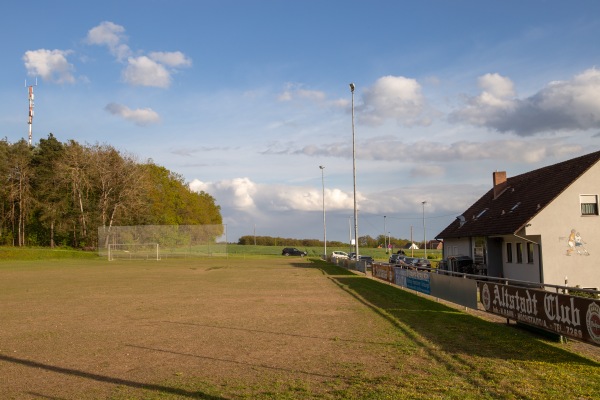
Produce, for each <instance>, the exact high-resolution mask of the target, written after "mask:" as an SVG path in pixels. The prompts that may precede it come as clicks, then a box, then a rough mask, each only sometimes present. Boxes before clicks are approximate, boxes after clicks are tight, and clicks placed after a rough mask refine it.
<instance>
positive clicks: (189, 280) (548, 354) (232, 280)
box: [0, 257, 600, 399]
mask: <svg viewBox="0 0 600 400" xmlns="http://www.w3.org/2000/svg"><path fill="white" fill-rule="evenodd" d="M0 305H1V307H2V312H1V314H0V379H1V381H0V392H1V393H2V394H3V398H15V399H29V398H31V399H39V398H60V399H86V398H87V399H155V398H156V399H165V398H166V399H175V398H177V399H186V398H188V399H189V398H195V399H230V398H248V399H250V398H252V399H254V398H264V399H267V398H297V399H306V398H315V399H316V398H340V399H341V398H355V399H363V398H374V399H379V398H407V397H409V398H428V399H430V398H440V399H441V398H457V397H464V398H498V397H505V398H522V397H528V398H543V397H545V398H549V397H552V395H553V394H556V393H558V392H559V391H563V392H564V391H567V392H568V393H575V394H577V395H578V396H579V397H581V398H593V397H596V395H598V394H600V387H599V385H600V383H599V382H600V366H599V364H598V363H597V362H595V361H593V360H590V359H587V358H584V357H582V356H580V355H578V354H575V353H573V352H569V351H567V350H565V349H563V348H560V347H559V346H558V345H553V344H550V343H546V342H543V341H541V340H539V339H538V338H536V337H533V336H532V335H531V334H529V333H526V332H522V331H520V330H517V329H515V328H511V327H506V326H504V325H498V324H494V323H491V322H487V321H483V320H481V319H479V318H476V317H474V316H471V315H469V314H465V313H463V312H460V311H457V310H456V309H453V308H449V307H447V306H444V305H442V304H440V303H436V302H434V301H430V300H427V299H425V298H423V297H420V296H417V295H415V294H413V293H410V292H407V291H404V290H400V289H398V288H393V287H391V286H390V285H387V284H384V283H381V282H377V281H373V280H372V279H369V278H367V277H364V276H362V275H355V274H353V273H350V272H347V271H345V270H343V269H339V268H336V267H332V266H328V265H326V264H325V263H323V262H320V261H316V260H307V259H301V258H289V257H277V258H273V257H270V258H265V259H235V258H233V259H231V258H230V259H224V258H217V259H215V258H212V259H186V260H162V261H156V260H154V261H119V260H117V261H112V262H108V261H107V260H106V259H97V260H56V261H20V262H3V263H0ZM515 370H520V371H521V373H519V374H515V373H514V371H515Z"/></svg>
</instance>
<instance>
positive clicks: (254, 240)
mask: <svg viewBox="0 0 600 400" xmlns="http://www.w3.org/2000/svg"><path fill="white" fill-rule="evenodd" d="M386 243H391V244H392V246H393V247H394V248H402V247H404V246H406V245H407V244H408V243H410V240H407V239H396V238H393V237H392V238H385V237H384V236H383V235H379V236H377V237H376V238H373V237H371V236H369V235H366V236H359V238H358V244H359V245H360V246H361V247H372V248H376V247H385V245H386ZM238 244H240V245H257V246H294V247H317V246H323V241H322V240H319V239H291V238H281V237H272V236H253V235H245V236H242V237H240V238H239V239H238ZM327 246H331V247H344V246H349V244H348V242H345V243H344V242H338V241H329V240H328V241H327Z"/></svg>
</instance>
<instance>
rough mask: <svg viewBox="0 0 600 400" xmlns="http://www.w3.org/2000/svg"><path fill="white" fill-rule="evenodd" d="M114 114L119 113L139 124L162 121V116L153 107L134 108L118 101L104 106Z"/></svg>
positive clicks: (144, 124)
mask: <svg viewBox="0 0 600 400" xmlns="http://www.w3.org/2000/svg"><path fill="white" fill-rule="evenodd" d="M104 109H105V110H106V111H108V112H109V113H111V114H112V115H118V116H120V117H122V118H123V119H125V120H127V121H131V122H133V123H135V124H136V125H139V126H146V125H150V124H156V123H158V122H160V116H159V115H158V113H157V112H156V111H154V110H152V109H151V108H138V109H136V110H132V109H130V108H129V107H127V106H124V105H122V104H116V103H109V104H107V105H106V107H104Z"/></svg>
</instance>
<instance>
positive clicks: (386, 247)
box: [383, 215, 388, 254]
mask: <svg viewBox="0 0 600 400" xmlns="http://www.w3.org/2000/svg"><path fill="white" fill-rule="evenodd" d="M386 231H387V230H386V229H385V215H384V216H383V247H385V254H387V253H388V246H387V235H386V234H385V233H386Z"/></svg>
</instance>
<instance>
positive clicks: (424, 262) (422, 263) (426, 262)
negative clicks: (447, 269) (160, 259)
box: [414, 258, 431, 268]
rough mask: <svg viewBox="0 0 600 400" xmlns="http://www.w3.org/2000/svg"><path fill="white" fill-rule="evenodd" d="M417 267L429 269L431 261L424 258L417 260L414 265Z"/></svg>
mask: <svg viewBox="0 0 600 400" xmlns="http://www.w3.org/2000/svg"><path fill="white" fill-rule="evenodd" d="M414 265H416V266H417V267H426V268H431V261H429V260H427V259H425V258H417V261H416V262H415V263H414Z"/></svg>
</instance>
